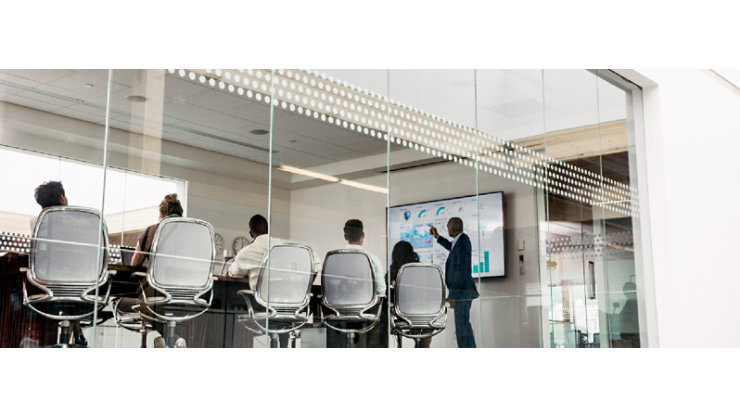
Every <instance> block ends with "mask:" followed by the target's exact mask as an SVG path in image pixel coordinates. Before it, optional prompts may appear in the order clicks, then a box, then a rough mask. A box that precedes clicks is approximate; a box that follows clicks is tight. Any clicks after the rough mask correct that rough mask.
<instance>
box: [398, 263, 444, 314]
mask: <svg viewBox="0 0 740 417" xmlns="http://www.w3.org/2000/svg"><path fill="white" fill-rule="evenodd" d="M444 302H445V284H444V278H443V276H442V269H441V268H440V267H438V266H437V265H432V264H425V263H408V264H406V265H404V266H402V267H401V269H400V270H399V271H398V277H397V278H396V304H397V308H398V311H399V313H400V314H401V315H404V316H429V317H431V316H435V315H437V314H439V313H440V311H441V310H442V309H443V308H444Z"/></svg>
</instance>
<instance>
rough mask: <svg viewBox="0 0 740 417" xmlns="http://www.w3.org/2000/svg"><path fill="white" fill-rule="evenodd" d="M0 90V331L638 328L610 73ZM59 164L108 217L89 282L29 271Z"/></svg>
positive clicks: (34, 74) (572, 332) (0, 79)
mask: <svg viewBox="0 0 740 417" xmlns="http://www.w3.org/2000/svg"><path fill="white" fill-rule="evenodd" d="M0 100H1V101H2V103H1V104H2V107H1V108H0V122H2V125H1V126H2V131H1V132H2V136H0V160H1V161H2V164H0V170H2V172H3V174H4V175H3V178H5V179H6V184H7V187H8V188H7V189H6V190H7V191H9V193H8V192H7V191H6V195H10V196H11V197H12V198H7V199H4V201H3V203H2V207H0V232H2V239H3V240H2V242H0V245H2V246H1V247H0V255H2V256H3V258H4V259H6V260H7V262H3V268H4V269H3V270H2V274H3V276H4V278H6V277H7V279H4V280H3V288H2V297H3V301H2V314H3V317H2V323H3V328H2V333H0V335H1V336H2V346H4V347H18V346H48V345H52V344H55V343H58V342H61V343H67V344H70V345H83V344H85V343H87V344H88V346H93V347H138V346H142V347H144V346H145V347H163V346H169V347H301V348H308V347H319V348H320V347H352V348H357V347H391V348H398V347H421V348H424V347H431V348H437V347H473V346H475V347H639V346H644V345H645V341H646V335H645V330H644V329H645V325H644V321H645V320H644V317H642V316H641V313H642V309H643V308H644V306H645V303H650V300H645V299H644V296H643V292H644V291H643V290H642V289H643V288H644V283H643V282H642V279H643V277H644V272H643V271H642V270H641V265H642V259H641V258H640V256H641V253H640V251H639V248H640V247H641V243H640V242H635V240H636V238H633V236H640V233H639V229H638V228H639V224H640V223H639V217H640V209H639V207H637V205H636V201H637V196H638V189H637V185H636V184H637V179H636V177H635V174H634V173H635V171H636V170H635V167H634V165H635V161H636V159H637V157H639V156H638V155H635V146H634V143H635V136H636V130H635V129H638V128H639V125H638V126H636V125H635V120H634V119H635V117H634V114H633V113H634V112H635V103H638V106H637V108H639V100H640V93H639V90H636V89H634V88H633V87H630V86H629V85H628V84H626V82H625V81H624V80H621V79H619V78H618V77H616V76H615V75H614V74H613V73H611V72H610V71H605V70H599V71H587V70H544V71H542V70H317V71H313V70H298V69H228V70H227V69H218V70H216V69H192V70H186V69H170V70H112V71H108V70H3V71H0ZM11 179H12V180H11ZM47 181H61V183H62V185H63V186H64V192H65V193H64V199H63V200H62V199H61V198H60V197H59V190H58V188H57V189H55V188H54V184H52V186H51V188H49V190H48V193H47V194H48V195H52V196H56V197H53V198H56V200H55V201H54V202H52V203H50V204H51V205H52V206H56V205H59V204H65V203H68V204H69V206H68V207H71V206H84V207H88V208H93V209H95V210H97V212H99V213H102V215H103V216H102V220H100V224H102V225H104V226H105V231H106V234H102V235H101V236H102V237H101V238H100V239H99V240H100V241H99V242H95V243H94V244H92V243H89V244H87V246H89V247H95V248H98V249H97V250H98V251H99V253H100V254H101V258H100V259H99V261H98V262H99V263H100V265H99V266H100V267H101V268H102V270H105V271H107V273H104V274H102V275H101V276H102V277H103V278H102V279H100V278H99V277H92V280H91V281H90V284H89V285H88V286H87V287H86V288H82V289H80V288H79V286H74V285H73V286H70V285H69V282H60V283H50V281H48V278H44V277H35V278H36V280H35V281H33V280H32V279H31V278H34V277H31V278H29V277H26V274H27V273H26V272H25V268H28V267H31V270H32V271H31V272H32V274H31V275H33V273H35V272H34V271H36V270H41V269H40V268H42V267H41V266H40V265H41V263H42V262H52V261H53V259H52V260H51V261H45V260H44V257H43V253H45V252H43V248H42V246H43V245H44V244H46V242H48V241H49V239H48V238H42V234H41V233H39V234H38V235H37V236H36V238H35V239H34V235H33V230H32V229H31V225H32V224H33V225H36V216H38V215H39V212H41V206H39V204H38V203H36V202H35V201H34V200H32V198H33V195H34V189H35V188H36V187H37V186H38V185H40V184H42V183H45V182H47ZM47 187H48V185H47ZM54 193H56V194H54ZM44 195H46V194H44ZM53 198H52V199H53ZM67 198H69V199H68V200H67ZM57 200H58V201H57ZM47 211H49V210H47ZM53 211H54V210H51V211H49V212H50V213H51V212H53ZM67 211H69V210H67ZM47 218H51V217H47ZM60 227H61V226H60ZM81 227H82V226H80V225H78V229H79V228H81ZM98 227H99V225H98ZM106 238H107V245H106V242H105V239H106ZM61 240H62V241H63V243H65V244H67V245H69V246H72V247H78V246H81V245H80V242H78V241H76V240H75V239H73V238H69V239H61ZM642 245H644V243H642ZM82 246H85V245H82ZM636 248H637V250H636ZM34 252H38V254H40V255H38V256H35V257H34V256H29V255H33V253H34ZM268 254H269V256H267V255H268ZM52 258H53V257H52ZM63 260H64V262H63V263H62V264H61V265H72V264H73V263H74V262H76V261H79V259H78V258H76V257H75V256H67V257H64V259H63ZM103 264H104V265H103ZM34 265H36V269H34ZM49 265H51V264H49ZM72 266H73V267H74V268H72V267H70V269H75V268H77V269H79V268H81V267H80V266H74V265H72ZM64 268H66V267H63V268H62V269H64ZM73 275H74V274H73ZM79 275H80V273H76V275H74V276H75V279H82V278H80V276H79ZM34 282H35V283H36V284H39V283H40V284H41V287H44V286H45V285H46V286H48V285H50V284H53V286H55V287H54V288H56V291H54V293H55V295H54V296H55V297H62V298H60V299H58V300H51V299H43V297H42V296H39V295H38V293H39V291H41V293H43V288H41V287H38V286H34ZM24 285H25V287H26V290H27V291H26V296H25V297H24V291H23V289H24ZM56 285H61V287H56ZM73 290H74V291H87V290H91V292H90V293H89V294H87V295H86V296H84V297H83V298H82V299H84V300H86V301H88V302H87V303H86V304H85V303H83V307H80V303H79V302H78V301H80V300H81V299H80V296H79V294H78V295H77V299H75V300H72V301H73V302H71V303H70V300H69V299H63V298H64V297H63V296H65V295H69V294H70V293H71V292H73ZM94 294H98V298H95V296H94ZM73 298H74V296H73ZM37 301H38V302H39V303H41V304H35V303H36V302H37ZM55 303H56V304H55ZM40 305H44V306H53V309H54V314H56V315H57V317H50V316H53V315H54V314H49V315H47V316H45V315H42V314H39V313H37V312H36V311H35V310H34V307H35V306H40ZM70 306H72V307H70ZM638 306H639V307H638ZM70 308H71V309H72V310H71V311H66V310H67V309H70ZM80 308H83V309H87V310H85V311H87V312H92V313H91V314H89V315H85V317H83V318H81V319H78V318H70V317H72V316H75V315H77V316H79V315H80ZM62 313H66V315H64V314H62ZM73 313H74V314H73ZM60 314H61V316H60ZM75 317H76V316H75ZM60 323H63V325H62V326H59V324H60Z"/></svg>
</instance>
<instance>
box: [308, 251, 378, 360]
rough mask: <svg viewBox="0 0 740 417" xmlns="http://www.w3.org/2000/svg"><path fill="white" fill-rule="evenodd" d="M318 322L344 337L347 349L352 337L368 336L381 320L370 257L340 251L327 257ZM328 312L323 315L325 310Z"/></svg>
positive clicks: (354, 252)
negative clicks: (375, 308)
mask: <svg viewBox="0 0 740 417" xmlns="http://www.w3.org/2000/svg"><path fill="white" fill-rule="evenodd" d="M321 291H322V300H321V307H322V308H321V309H320V310H319V311H320V312H321V321H322V322H323V323H324V324H325V325H326V326H327V327H329V328H331V329H334V330H336V331H338V332H340V333H344V334H346V335H347V347H352V346H353V340H354V336H355V334H361V333H367V332H369V331H370V330H372V329H373V328H374V327H375V325H377V324H378V321H379V320H380V308H377V311H376V312H375V313H369V312H368V311H369V310H370V309H372V308H373V307H376V306H379V304H380V302H381V298H382V297H381V296H379V295H378V294H376V292H375V273H374V269H373V266H372V261H371V260H370V257H369V256H368V255H367V254H366V253H365V252H362V251H357V250H352V249H340V250H335V251H331V252H329V253H327V254H326V259H324V267H323V268H322V272H321ZM325 308H326V309H328V310H330V314H328V315H325V314H324V309H325Z"/></svg>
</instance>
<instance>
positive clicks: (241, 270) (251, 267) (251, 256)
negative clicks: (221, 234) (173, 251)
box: [228, 214, 321, 347]
mask: <svg viewBox="0 0 740 417" xmlns="http://www.w3.org/2000/svg"><path fill="white" fill-rule="evenodd" d="M267 232H268V223H267V219H266V218H265V217H264V216H262V215H260V214H255V215H254V216H252V218H250V219H249V236H251V237H252V239H254V240H252V242H251V243H249V244H248V245H247V246H245V247H243V248H242V249H241V250H240V251H239V253H237V254H236V256H235V257H234V262H233V263H232V264H231V266H230V267H229V271H228V275H229V276H233V277H243V276H246V277H247V279H248V280H249V288H250V289H251V290H254V291H257V279H258V278H259V271H260V266H261V265H262V258H264V257H265V253H266V252H267V248H268V241H269V244H270V245H275V244H277V243H284V242H286V240H284V239H279V238H276V237H271V236H269V235H268V234H267ZM313 264H314V271H318V270H319V268H321V260H320V259H319V258H318V257H317V256H316V254H315V253H314V255H313ZM279 338H280V346H281V347H287V346H288V334H287V333H283V334H280V335H279Z"/></svg>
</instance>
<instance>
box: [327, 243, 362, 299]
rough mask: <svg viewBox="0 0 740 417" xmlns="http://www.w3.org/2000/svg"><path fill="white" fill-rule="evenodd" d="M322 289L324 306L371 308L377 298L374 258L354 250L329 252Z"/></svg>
mask: <svg viewBox="0 0 740 417" xmlns="http://www.w3.org/2000/svg"><path fill="white" fill-rule="evenodd" d="M321 286H322V292H323V296H324V303H326V304H328V305H332V306H362V305H369V304H370V303H372V302H373V300H374V299H375V280H374V272H373V266H372V261H371V260H370V256H368V254H367V253H365V252H362V251H358V250H352V249H340V250H335V251H331V252H329V253H327V254H326V258H325V259H324V266H323V268H322V272H321Z"/></svg>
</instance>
